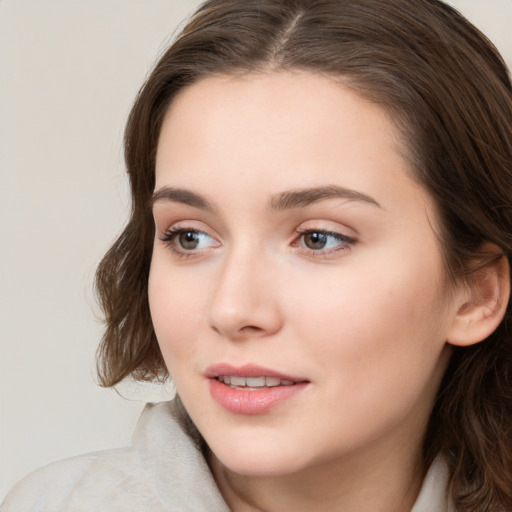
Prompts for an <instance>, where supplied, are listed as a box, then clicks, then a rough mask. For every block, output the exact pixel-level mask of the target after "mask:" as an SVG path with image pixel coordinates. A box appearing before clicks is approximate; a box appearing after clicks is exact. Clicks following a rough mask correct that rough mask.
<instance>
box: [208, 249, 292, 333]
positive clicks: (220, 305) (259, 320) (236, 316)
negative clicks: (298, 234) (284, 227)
mask: <svg viewBox="0 0 512 512" xmlns="http://www.w3.org/2000/svg"><path fill="white" fill-rule="evenodd" d="M247 252H249V251H243V250H240V251H237V252H235V251H233V252H232V253H231V254H230V255H228V256H227V257H226V260H225V261H224V262H223V264H222V268H221V270H220V272H219V275H220V277H219V280H218V282H217V283H216V288H215V290H214V291H213V294H212V298H211V303H210V308H209V318H208V322H209V325H210V327H211V328H212V329H213V330H214V331H216V332H217V333H218V334H220V335H222V336H225V337H227V338H229V339H232V340H240V339H245V338H259V337H265V336H269V335H272V334H275V333H276V332H277V331H279V329H280V328H281V325H282V317H281V312H280V308H279V301H278V298H277V297H278V293H277V289H276V283H275V280H274V279H273V275H275V274H274V272H273V271H272V264H271V263H270V262H269V261H268V259H264V258H262V257H260V256H252V255H249V254H247Z"/></svg>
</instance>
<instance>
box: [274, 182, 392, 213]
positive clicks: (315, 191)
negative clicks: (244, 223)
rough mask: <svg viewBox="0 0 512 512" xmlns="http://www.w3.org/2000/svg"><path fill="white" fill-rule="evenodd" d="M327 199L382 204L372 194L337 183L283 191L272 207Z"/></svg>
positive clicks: (305, 203) (305, 204)
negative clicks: (339, 185) (340, 185)
mask: <svg viewBox="0 0 512 512" xmlns="http://www.w3.org/2000/svg"><path fill="white" fill-rule="evenodd" d="M327 199H348V200H349V201H360V202H363V203H368V204H371V205H373V206H377V207H379V208H382V206H381V205H380V204H379V203H378V202H377V201H376V200H375V199H374V198H373V197H371V196H368V195H366V194H363V193H362V192H358V191H356V190H351V189H348V188H344V187H338V186H336V185H330V186H327V187H315V188H305V189H298V190H290V191H287V192H282V193H281V194H277V195H275V196H273V197H272V199H271V201H270V208H271V209H272V210H276V211H282V210H290V209H293V208H301V207H304V206H308V205H310V204H313V203H318V202H319V201H325V200H327Z"/></svg>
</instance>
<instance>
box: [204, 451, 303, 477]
mask: <svg viewBox="0 0 512 512" xmlns="http://www.w3.org/2000/svg"><path fill="white" fill-rule="evenodd" d="M212 452H213V454H214V456H215V457H216V458H217V459H218V460H219V461H220V463H221V464H222V465H223V466H225V467H226V468H228V469H229V470H230V471H233V472H234V473H237V474H239V475H243V476H251V477H271V476H273V477H275V476H284V475H290V474H292V473H296V472H298V471H300V470H301V469H304V468H305V467H306V466H307V463H305V462H304V461H302V460H300V459H299V458H298V453H297V449H294V450H291V451H287V450H283V448H282V447H281V448H280V449H278V448H277V447H276V446H273V445H272V446H268V447H266V448H265V447H261V445H257V446H253V447H251V448H241V447H238V446H236V445H232V444H230V445H229V446H225V447H220V448H218V449H216V450H212Z"/></svg>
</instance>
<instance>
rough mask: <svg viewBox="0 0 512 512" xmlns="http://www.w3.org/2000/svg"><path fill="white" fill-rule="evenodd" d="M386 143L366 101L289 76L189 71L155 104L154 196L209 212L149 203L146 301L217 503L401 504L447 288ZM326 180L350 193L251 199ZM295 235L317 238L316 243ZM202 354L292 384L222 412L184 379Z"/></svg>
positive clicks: (324, 81) (408, 496) (413, 474)
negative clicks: (151, 225) (290, 391)
mask: <svg viewBox="0 0 512 512" xmlns="http://www.w3.org/2000/svg"><path fill="white" fill-rule="evenodd" d="M402 155H403V148H402V147H401V144H400V140H399V137H398V135H397V131H396V129H395V127H394V125H393V123H392V121H391V120H390V119H389V118H388V116H387V114H386V113H385V112H384V110H383V109H382V108H380V107H379V106H377V105H375V104H372V103H369V102H367V101H366V100H364V99H362V98H360V97H359V96H358V95H357V94H356V93H354V92H353V91H350V90H348V89H346V88H344V87H343V86H342V85H340V84H339V83H337V82H336V81H334V80H331V79H328V78H325V77H320V76H316V75H313V74H308V73H302V72H295V73H292V72H273V73H270V72H269V73H268V74H263V73H262V74H249V75H246V76H245V77H241V78H240V77H237V78H233V77H216V78H207V79H203V80H202V81H200V82H198V83H197V84H195V85H192V86H190V87H188V88H187V89H185V90H184V91H182V92H181V94H180V95H179V97H178V98H177V99H176V100H175V101H174V102H173V104H172V105H171V107H170V109H169V111H168V113H167V115H166V118H165V121H164V124H163V127H162V131H161V135H160V140H159V144H158V152H157V159H156V186H155V191H156V193H157V194H158V192H159V191H160V192H161V191H162V190H166V187H167V188H169V187H174V188H179V189H185V190H188V191H191V192H193V193H194V194H196V195H198V196H200V197H201V198H203V200H204V201H205V202H207V203H208V205H209V207H208V208H205V204H200V203H199V202H197V201H195V202H194V201H192V202H191V201H190V200H189V199H187V198H186V197H185V196H183V195H182V196H180V197H170V198H169V197H168V198H165V197H163V196H165V194H162V193H160V196H159V198H158V199H157V200H156V201H155V203H154V207H153V211H154V217H155V225H156V236H155V244H154V254H153V259H152V265H151V272H150V279H149V300H150V307H151V314H152V318H153V322H154V327H155V332H156V335H157V338H158V340H159V344H160V347H161V350H162V353H163V356H164V359H165V362H166V365H167V367H168V369H169V372H170V374H171V376H172V378H173V380H174V383H175V385H176V388H177V391H178V392H179V394H180V396H181V399H182V401H183V403H184V405H185V407H186V409H187V411H188V412H189V414H190V416H191V418H192V420H193V421H194V423H195V424H196V426H197V427H198V429H199V431H200V432H201V434H202V435H203V437H204V438H205V439H206V441H207V443H208V446H209V447H210V449H211V453H210V465H211V468H212V471H213V474H214V476H215V478H216V480H217V482H218V484H219V488H220V490H221V492H222V493H223V495H224V497H225V499H226V501H227V503H228V505H229V506H230V507H231V508H232V510H234V511H235V512H237V511H249V510H265V511H273V510H276V511H280V512H283V511H291V510H293V511H302V510H314V509H318V504H319V503H321V504H322V507H321V508H322V510H323V511H330V510H333V511H334V510H338V511H339V510H343V511H347V512H351V511H353V512H356V511H357V512H361V511H366V510H368V511H372V512H375V511H387V512H389V511H391V510H392V511H407V510H410V509H411V507H412V506H413V504H414V501H415V499H416V497H417V494H418V492H419V488H420V486H421V482H422V479H423V477H424V469H425V468H422V466H421V453H420V447H421V441H422V437H423V435H424V432H425V429H426V424H427V421H428V417H429V414H430V412H431V408H432V404H433V400H434V397H435V394H436V391H437V389H438V386H439V384H440V380H441V378H442V375H443V373H444V370H445V368H446V364H447V361H448V358H449V354H450V346H449V345H448V344H447V343H446V341H447V339H448V338H449V336H450V330H451V329H452V328H453V324H454V318H456V316H457V310H458V308H459V307H460V304H461V300H460V293H459V291H457V290H454V289H452V288H449V286H448V284H447V280H446V271H445V269H444V267H443V263H442V258H441V253H440V250H439V247H438V245H437V243H436V238H435V235H434V232H433V226H435V225H436V213H435V208H434V206H433V204H432V202H431V201H430V199H429V197H428V195H427V193H426V192H425V191H424V190H423V189H422V188H421V187H420V186H419V185H418V184H417V183H416V182H415V181H414V180H413V179H412V178H411V171H410V168H409V164H408V162H407V161H406V159H405V158H404V157H403V156H402ZM333 186H336V187H343V188H345V189H350V190H351V191H356V192H357V193H359V194H364V195H365V197H364V200H363V199H361V197H359V196H357V194H356V195H354V194H353V195H352V196H350V197H331V198H327V199H324V200H318V201H315V202H313V203H311V204H308V205H303V204H301V205H296V207H292V208H281V209H275V208H272V207H271V205H272V204H274V206H275V202H276V197H277V198H278V197H279V194H282V193H283V192H286V191H290V190H292V191H297V190H301V189H305V188H314V187H333ZM370 198H371V200H370ZM372 200H373V202H372ZM272 201H274V203H272ZM187 203H193V204H187ZM169 229H178V230H180V229H181V230H187V229H188V230H191V229H192V230H196V231H198V232H199V235H197V236H196V239H197V240H198V245H197V248H196V249H195V250H191V249H190V247H191V246H190V245H186V244H185V246H183V243H181V245H180V241H181V242H183V240H185V241H186V239H185V237H184V236H183V235H182V236H180V235H179V233H178V234H169V236H167V240H166V241H162V238H164V237H165V235H166V232H167V231H168V230H169ZM305 230H308V231H316V232H317V233H318V232H324V233H325V232H329V233H335V234H336V235H326V238H325V240H326V241H327V248H324V249H323V250H321V249H318V247H317V246H315V245H314V244H313V245H311V241H312V237H313V238H314V236H315V235H304V233H303V231H305ZM340 236H341V238H340ZM343 237H345V238H343ZM311 247H313V248H311ZM220 362H227V363H231V364H233V365H235V366H240V365H243V364H247V363H253V364H257V365H261V366H265V367H268V368H272V369H274V370H277V371H281V372H284V373H287V374H291V375H296V376H301V377H304V378H306V379H307V380H308V381H309V384H308V385H307V387H306V388H305V389H304V391H302V392H301V393H299V394H297V395H296V396H294V397H293V398H291V399H289V400H287V401H286V402H284V403H281V404H280V405H279V406H277V407H276V408H274V409H272V410H270V411H269V412H267V413H265V414H261V415H255V416H245V415H237V414H233V413H230V412H228V411H226V410H225V409H223V408H222V407H220V406H219V404H217V403H216V402H215V401H214V400H213V399H212V398H211V395H210V393H209V388H208V382H207V379H206V378H205V377H204V375H203V373H204V371H205V369H206V368H207V367H208V366H209V365H212V364H215V363H220Z"/></svg>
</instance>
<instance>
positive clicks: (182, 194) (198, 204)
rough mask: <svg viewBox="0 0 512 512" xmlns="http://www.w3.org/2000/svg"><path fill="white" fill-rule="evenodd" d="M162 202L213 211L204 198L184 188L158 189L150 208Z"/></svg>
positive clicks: (151, 200) (150, 202) (152, 198)
mask: <svg viewBox="0 0 512 512" xmlns="http://www.w3.org/2000/svg"><path fill="white" fill-rule="evenodd" d="M160 201H171V202H173V203H182V204H186V205H188V206H193V207H194V208H200V209H201V210H209V211H213V209H214V208H213V207H212V205H211V204H210V203H209V202H208V201H207V200H206V199H205V198H204V197H202V196H200V195H199V194H196V193H194V192H191V191H190V190H186V189H183V188H174V187H162V188H160V189H158V190H157V191H156V192H155V193H154V194H153V195H152V197H151V199H150V201H149V206H150V207H151V208H153V206H154V205H155V203H157V202H160Z"/></svg>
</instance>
